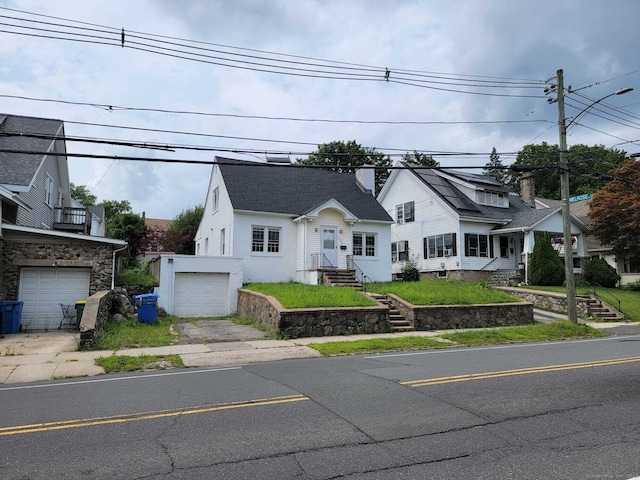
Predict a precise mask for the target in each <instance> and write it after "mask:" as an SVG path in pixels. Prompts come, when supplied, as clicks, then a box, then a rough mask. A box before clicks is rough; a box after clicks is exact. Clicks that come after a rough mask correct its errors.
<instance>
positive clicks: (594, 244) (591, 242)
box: [535, 197, 640, 285]
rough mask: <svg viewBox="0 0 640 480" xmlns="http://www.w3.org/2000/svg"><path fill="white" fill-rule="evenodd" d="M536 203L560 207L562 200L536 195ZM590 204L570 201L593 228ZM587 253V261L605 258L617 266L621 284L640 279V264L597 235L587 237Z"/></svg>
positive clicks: (576, 212) (538, 206) (580, 216)
mask: <svg viewBox="0 0 640 480" xmlns="http://www.w3.org/2000/svg"><path fill="white" fill-rule="evenodd" d="M535 205H536V208H538V209H545V208H546V209H548V208H558V207H560V206H562V201H561V200H553V199H548V198H539V197H536V200H535ZM590 205H591V200H590V199H588V200H581V201H576V202H571V203H569V209H570V210H571V213H572V214H573V215H575V216H577V217H578V218H579V219H580V220H581V221H582V222H583V223H584V224H585V225H586V226H587V227H589V228H591V225H592V224H591V218H590V216H589V209H590ZM587 253H588V258H585V259H584V260H585V261H586V260H590V259H594V258H603V259H604V260H605V261H606V262H607V263H608V264H609V265H611V266H612V267H613V268H615V269H616V272H618V275H620V285H627V284H629V283H632V282H635V281H638V280H640V265H636V264H633V263H631V262H630V261H629V259H628V258H618V257H616V256H615V255H614V254H613V253H612V252H611V247H610V246H609V245H604V244H603V243H602V242H601V241H600V240H598V238H597V237H596V236H595V235H589V236H588V237H587Z"/></svg>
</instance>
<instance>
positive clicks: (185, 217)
mask: <svg viewBox="0 0 640 480" xmlns="http://www.w3.org/2000/svg"><path fill="white" fill-rule="evenodd" d="M203 213H204V207H203V206H202V205H196V206H195V207H193V208H189V209H187V210H183V211H182V212H181V213H180V214H178V216H176V218H175V219H174V220H173V222H171V225H170V226H169V232H171V233H177V234H181V235H182V237H183V238H184V240H183V241H182V242H181V243H180V244H179V245H178V246H176V247H175V248H174V251H175V252H176V253H182V254H187V255H193V254H194V253H195V244H194V242H193V239H194V238H195V236H196V232H197V231H198V227H199V226H200V220H202V214H203Z"/></svg>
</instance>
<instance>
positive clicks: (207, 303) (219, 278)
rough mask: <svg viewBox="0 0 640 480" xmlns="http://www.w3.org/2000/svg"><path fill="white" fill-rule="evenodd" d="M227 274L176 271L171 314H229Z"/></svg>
mask: <svg viewBox="0 0 640 480" xmlns="http://www.w3.org/2000/svg"><path fill="white" fill-rule="evenodd" d="M229 313H231V312H230V308H229V274H227V273H176V276H175V282H174V295H173V314H174V315H176V316H178V317H218V316H221V315H229Z"/></svg>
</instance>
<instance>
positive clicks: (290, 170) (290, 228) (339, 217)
mask: <svg viewBox="0 0 640 480" xmlns="http://www.w3.org/2000/svg"><path fill="white" fill-rule="evenodd" d="M373 174H374V172H373V170H367V169H361V170H359V171H358V172H357V173H356V174H352V173H338V172H333V171H328V170H323V169H317V168H309V167H303V166H296V165H290V164H282V163H279V164H273V163H258V162H246V161H239V160H231V159H226V158H220V157H218V158H216V164H215V165H214V166H213V169H212V172H211V181H210V183H209V190H208V193H207V200H206V204H205V208H204V214H203V217H202V221H201V222H200V227H199V228H198V231H197V233H196V237H195V242H196V256H218V257H235V258H241V259H242V262H243V266H242V270H243V282H244V283H250V282H283V281H290V280H292V281H298V282H303V283H309V284H316V283H318V282H320V281H321V280H322V278H321V277H322V272H323V271H326V270H335V269H340V270H342V269H345V270H347V269H348V270H355V271H356V272H357V274H358V276H360V277H361V278H362V277H363V276H365V275H366V277H367V278H368V279H370V280H373V281H386V280H391V261H390V256H389V249H390V242H391V229H390V225H391V224H392V223H393V220H392V219H391V217H390V216H389V215H388V214H387V213H386V212H385V211H384V209H383V208H382V206H381V205H380V204H379V203H378V202H377V201H376V199H375V197H374V195H373V189H374V175H373Z"/></svg>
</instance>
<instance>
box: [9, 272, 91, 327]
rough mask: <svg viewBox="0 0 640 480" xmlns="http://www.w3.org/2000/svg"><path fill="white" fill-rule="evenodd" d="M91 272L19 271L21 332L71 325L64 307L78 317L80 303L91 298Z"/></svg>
mask: <svg viewBox="0 0 640 480" xmlns="http://www.w3.org/2000/svg"><path fill="white" fill-rule="evenodd" d="M90 274H91V270H90V269H89V268H54V267H48V268H29V267H23V268H21V269H20V286H19V287H18V297H19V298H20V300H22V301H23V302H24V306H23V308H22V321H21V324H22V328H23V329H28V330H33V329H36V330H53V329H57V328H60V327H62V326H63V320H64V323H65V324H67V325H68V324H69V323H70V319H69V318H66V319H65V318H64V316H63V307H62V306H61V305H64V306H65V307H66V308H69V309H70V312H72V313H75V310H74V307H75V303H76V301H78V300H86V298H87V297H88V296H89V279H90Z"/></svg>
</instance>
